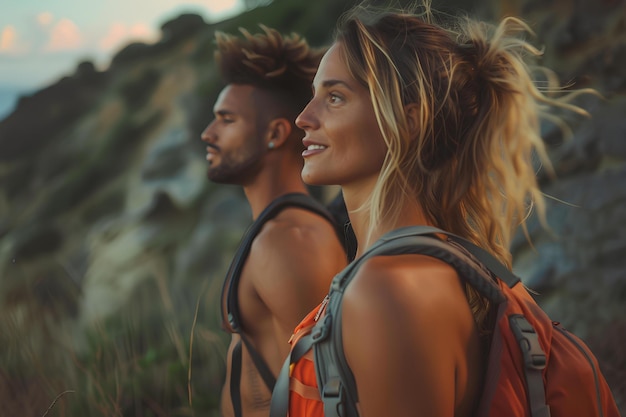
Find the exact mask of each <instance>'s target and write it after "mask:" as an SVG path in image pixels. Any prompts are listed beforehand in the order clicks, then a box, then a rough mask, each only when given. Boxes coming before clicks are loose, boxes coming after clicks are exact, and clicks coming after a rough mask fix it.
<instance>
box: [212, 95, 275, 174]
mask: <svg viewBox="0 0 626 417" xmlns="http://www.w3.org/2000/svg"><path fill="white" fill-rule="evenodd" d="M254 92H255V87H252V86H249V85H238V84H230V85H228V86H226V87H225V88H224V89H223V90H222V92H221V93H220V95H219V97H218V98H217V101H216V102H215V106H214V108H213V113H214V114H215V119H214V120H213V121H212V122H211V123H210V124H209V125H208V126H207V127H206V129H204V131H203V132H202V136H201V138H202V140H203V141H204V142H206V143H207V145H208V146H207V157H206V159H207V161H208V162H209V169H208V171H207V177H208V178H209V180H211V181H214V182H217V183H223V184H238V185H246V184H247V183H249V182H250V181H252V180H253V178H254V177H255V176H256V175H257V173H258V172H259V170H260V169H261V166H262V163H261V162H262V155H263V154H264V153H265V152H266V149H265V146H264V143H263V138H262V133H263V130H262V129H261V128H260V126H259V119H260V118H259V117H258V109H257V106H256V101H255V97H254Z"/></svg>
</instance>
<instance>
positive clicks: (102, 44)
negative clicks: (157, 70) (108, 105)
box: [0, 0, 244, 118]
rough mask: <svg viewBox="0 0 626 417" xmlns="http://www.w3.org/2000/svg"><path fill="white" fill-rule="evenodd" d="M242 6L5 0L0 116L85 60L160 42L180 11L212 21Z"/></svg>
mask: <svg viewBox="0 0 626 417" xmlns="http://www.w3.org/2000/svg"><path fill="white" fill-rule="evenodd" d="M243 8H244V6H243V0H1V1H0V118H2V117H3V116H6V114H7V113H8V112H9V111H11V110H12V108H13V106H14V103H15V100H16V98H17V96H18V95H19V94H21V93H28V92H31V91H36V90H38V89H40V88H43V87H45V86H47V85H50V84H52V83H54V82H56V81H57V80H58V79H60V78H61V77H63V76H66V75H71V74H73V72H74V70H75V69H76V65H77V64H78V63H79V62H81V61H84V60H90V61H92V62H94V64H96V66H97V67H98V68H100V69H105V68H106V66H107V65H108V63H109V61H110V59H111V58H112V57H113V55H115V53H117V52H118V51H119V50H120V49H121V48H122V47H124V46H125V45H127V44H128V43H130V42H134V41H141V42H146V43H151V42H154V41H156V40H157V39H158V38H159V35H160V26H161V25H162V24H163V23H164V22H166V21H168V20H170V19H172V18H175V17H177V16H178V15H180V14H181V13H186V12H192V13H197V14H199V15H201V16H202V17H204V19H205V20H206V21H207V22H211V21H217V20H221V19H224V18H227V17H231V16H233V15H236V14H238V13H240V12H241V11H243Z"/></svg>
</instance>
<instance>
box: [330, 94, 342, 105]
mask: <svg viewBox="0 0 626 417" xmlns="http://www.w3.org/2000/svg"><path fill="white" fill-rule="evenodd" d="M341 100H342V99H341V97H340V96H339V95H337V94H334V93H330V94H329V95H328V101H329V102H330V103H331V104H337V103H339V102H340V101H341Z"/></svg>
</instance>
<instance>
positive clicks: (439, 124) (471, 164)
mask: <svg viewBox="0 0 626 417" xmlns="http://www.w3.org/2000/svg"><path fill="white" fill-rule="evenodd" d="M451 23H452V24H450V25H448V26H446V27H444V26H442V25H439V24H436V23H435V18H434V15H433V13H432V11H431V9H430V5H429V2H426V3H425V4H424V5H423V7H422V11H421V13H420V14H416V9H415V10H414V11H413V12H412V13H405V12H394V13H390V12H386V13H376V12H375V11H374V13H372V10H370V9H366V8H363V7H360V6H358V7H356V8H354V9H353V10H351V11H350V12H348V14H346V15H345V16H344V18H343V20H342V21H341V24H340V26H339V29H338V32H337V35H336V42H337V43H338V45H339V46H340V50H341V51H342V54H343V58H344V60H345V62H346V64H347V66H348V69H349V71H350V73H351V75H352V76H354V78H355V79H356V80H358V81H359V82H361V83H362V84H363V85H364V86H365V87H366V88H367V89H368V90H369V92H370V96H371V100H372V103H373V106H374V110H375V114H376V118H377V121H378V125H379V127H380V129H381V132H382V134H383V138H384V140H385V142H386V145H387V148H388V151H387V155H386V159H385V162H384V164H383V167H382V169H381V172H380V175H379V180H378V182H377V184H376V186H375V189H374V191H373V193H372V195H371V196H370V198H369V200H368V202H367V203H366V205H365V206H364V207H363V208H366V209H369V212H370V228H371V229H373V227H375V225H377V224H379V223H380V220H381V219H382V218H383V217H384V218H391V219H394V217H395V218H397V216H398V215H399V211H400V208H401V207H402V206H403V205H404V203H405V202H406V201H417V202H418V203H419V205H420V206H421V207H422V208H423V210H424V211H425V214H426V215H427V216H428V218H429V220H430V221H432V222H433V223H434V224H435V225H436V226H438V227H440V228H442V229H445V230H447V231H450V232H453V233H455V234H458V235H460V236H463V237H465V238H468V239H470V240H472V241H474V242H475V243H477V244H479V245H480V246H482V247H484V248H485V249H487V250H489V251H490V252H491V253H492V254H493V255H495V256H496V257H497V258H499V259H500V261H502V262H503V263H505V264H506V265H508V266H509V267H510V266H511V263H512V262H511V253H510V251H509V245H510V242H511V239H512V234H513V233H514V231H515V229H516V228H517V227H518V226H520V225H522V226H525V221H526V219H527V217H528V214H529V212H530V210H531V209H532V208H533V207H534V208H536V209H537V211H538V214H539V216H540V218H542V219H545V208H544V201H543V196H542V194H541V191H540V189H539V186H538V183H537V179H536V174H535V169H536V167H535V164H534V161H533V157H534V155H535V154H536V155H538V156H539V158H540V159H541V161H542V162H543V163H544V164H545V166H546V167H547V168H548V170H550V169H551V165H550V161H549V159H548V156H547V153H546V149H545V146H544V143H543V141H542V138H541V135H540V122H541V120H543V119H546V120H550V121H553V122H555V123H557V124H559V125H562V123H561V122H560V120H559V119H558V118H556V117H555V116H554V115H551V114H550V112H549V110H550V109H551V108H559V109H567V110H571V111H574V112H577V113H581V114H586V112H585V111H584V110H582V109H580V108H578V107H576V106H574V105H572V104H571V99H572V98H573V96H574V95H576V94H577V92H570V93H565V92H564V91H563V90H562V89H560V87H559V85H558V81H557V79H556V77H555V76H554V74H553V73H552V72H551V71H549V70H547V69H545V68H541V67H538V66H535V65H534V62H533V60H534V58H536V57H538V56H540V55H541V51H540V50H538V49H537V48H535V47H533V46H532V45H531V44H530V43H529V42H527V41H526V40H525V39H524V38H522V37H521V36H520V35H521V34H523V33H527V32H530V29H529V28H528V26H527V25H526V24H524V23H523V22H522V21H521V20H519V19H516V18H507V19H504V20H503V21H502V22H501V23H500V24H499V25H497V26H493V25H489V24H487V23H484V22H476V21H473V20H471V19H469V18H462V19H458V20H455V21H454V22H451ZM557 92H561V93H562V94H556V93H557ZM410 104H417V107H418V109H419V110H418V113H419V127H418V129H417V130H418V133H417V134H416V135H415V134H413V135H412V134H411V129H410V127H409V122H408V119H407V117H406V108H407V107H406V106H407V105H410Z"/></svg>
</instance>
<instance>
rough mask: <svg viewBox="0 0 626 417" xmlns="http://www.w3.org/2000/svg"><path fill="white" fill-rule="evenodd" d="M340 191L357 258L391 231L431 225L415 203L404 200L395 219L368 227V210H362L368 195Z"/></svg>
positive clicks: (359, 192) (346, 190)
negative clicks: (355, 241)
mask: <svg viewBox="0 0 626 417" xmlns="http://www.w3.org/2000/svg"><path fill="white" fill-rule="evenodd" d="M342 191H343V196H344V200H345V203H346V208H347V209H348V214H349V217H350V223H351V225H352V229H353V230H354V235H355V236H356V240H357V244H358V249H357V253H356V256H357V257H359V256H361V255H362V254H363V252H364V251H365V250H366V249H367V248H368V247H370V246H371V245H372V244H373V243H374V242H376V241H377V240H378V239H379V238H380V237H381V236H383V235H384V234H385V233H387V232H389V231H391V230H395V229H398V228H400V227H405V226H415V225H432V222H431V221H429V220H428V219H427V217H426V216H425V215H424V211H423V210H422V207H421V206H420V205H419V204H418V203H417V202H415V201H409V200H405V201H404V202H403V204H402V207H401V208H400V211H399V213H398V216H396V218H395V219H392V218H390V217H388V216H387V217H385V218H382V219H380V221H379V222H378V223H377V224H376V225H375V226H374V227H370V224H371V223H370V222H371V220H370V210H369V208H362V207H363V204H364V203H365V202H366V201H367V197H369V195H370V194H369V193H364V192H362V190H361V191H356V192H351V190H350V189H346V188H344V189H343V190H342Z"/></svg>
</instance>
